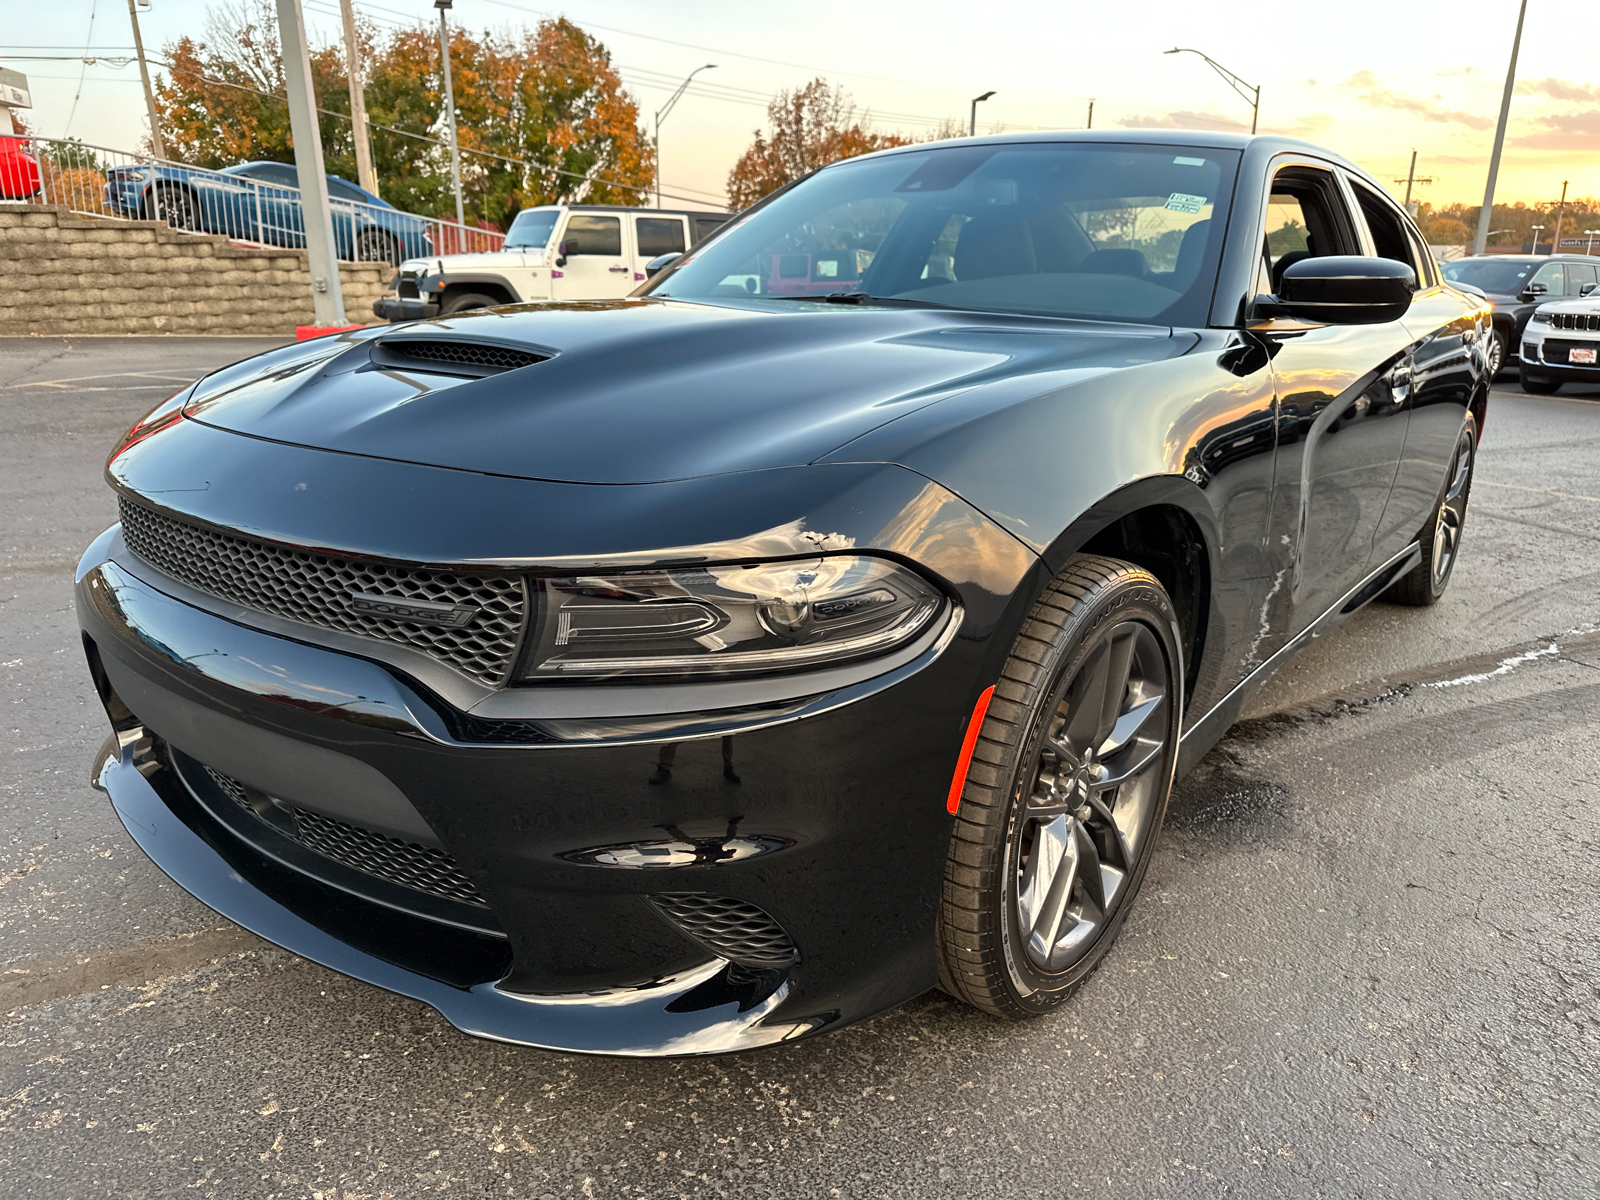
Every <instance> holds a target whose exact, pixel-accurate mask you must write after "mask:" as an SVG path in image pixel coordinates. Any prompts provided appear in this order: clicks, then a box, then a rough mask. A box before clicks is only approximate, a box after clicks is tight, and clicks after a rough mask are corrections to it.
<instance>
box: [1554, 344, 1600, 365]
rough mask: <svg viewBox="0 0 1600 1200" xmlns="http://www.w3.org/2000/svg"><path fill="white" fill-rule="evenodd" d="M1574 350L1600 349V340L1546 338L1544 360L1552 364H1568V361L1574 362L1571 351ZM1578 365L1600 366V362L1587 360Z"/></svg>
mask: <svg viewBox="0 0 1600 1200" xmlns="http://www.w3.org/2000/svg"><path fill="white" fill-rule="evenodd" d="M1574 350H1600V340H1597V341H1593V342H1574V341H1570V340H1563V339H1561V338H1545V340H1544V361H1545V362H1547V363H1549V364H1550V365H1551V366H1566V365H1567V364H1568V363H1570V362H1572V353H1571V352H1572V351H1574ZM1596 357H1597V358H1600V355H1596ZM1576 365H1577V366H1580V367H1595V366H1600V363H1587V362H1586V363H1577V364H1576Z"/></svg>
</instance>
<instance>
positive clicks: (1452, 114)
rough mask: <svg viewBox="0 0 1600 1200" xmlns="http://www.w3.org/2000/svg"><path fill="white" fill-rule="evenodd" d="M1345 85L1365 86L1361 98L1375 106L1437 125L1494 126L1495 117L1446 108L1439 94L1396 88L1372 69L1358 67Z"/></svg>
mask: <svg viewBox="0 0 1600 1200" xmlns="http://www.w3.org/2000/svg"><path fill="white" fill-rule="evenodd" d="M1344 86H1345V87H1349V88H1362V89H1365V90H1363V91H1362V93H1361V97H1360V98H1361V100H1362V102H1363V103H1365V104H1370V105H1371V106H1372V107H1373V108H1392V109H1394V110H1396V111H1397V112H1404V113H1410V114H1411V115H1412V116H1414V117H1420V118H1421V119H1422V120H1424V121H1431V122H1433V123H1435V124H1438V125H1465V126H1466V127H1467V128H1468V129H1493V128H1494V118H1492V117H1486V116H1480V115H1479V114H1477V113H1470V112H1463V111H1462V110H1461V109H1458V108H1446V107H1444V105H1442V104H1440V103H1438V100H1439V98H1438V97H1437V96H1435V97H1432V98H1431V99H1430V98H1423V97H1420V96H1408V95H1406V94H1405V93H1403V92H1397V91H1395V90H1394V89H1393V88H1390V87H1388V86H1387V85H1386V84H1385V83H1384V82H1383V80H1381V79H1379V78H1378V77H1377V76H1376V75H1374V74H1373V73H1372V72H1371V71H1357V72H1356V73H1355V74H1354V75H1352V76H1350V78H1349V79H1347V80H1345V83H1344Z"/></svg>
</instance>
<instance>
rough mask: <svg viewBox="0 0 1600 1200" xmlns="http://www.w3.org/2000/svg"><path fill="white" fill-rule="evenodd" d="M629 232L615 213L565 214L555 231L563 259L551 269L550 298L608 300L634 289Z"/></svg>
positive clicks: (557, 245)
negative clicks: (561, 262) (562, 226)
mask: <svg viewBox="0 0 1600 1200" xmlns="http://www.w3.org/2000/svg"><path fill="white" fill-rule="evenodd" d="M632 232H633V231H632V230H631V229H628V228H626V226H625V225H624V224H623V220H622V217H621V216H620V215H618V214H616V213H592V212H575V213H572V214H571V215H570V216H568V217H567V224H566V228H565V229H562V230H561V231H560V232H558V233H557V234H556V249H557V250H558V251H559V250H561V248H562V247H566V254H565V258H566V262H565V263H564V264H562V265H559V266H557V267H555V268H554V269H553V270H552V271H551V272H550V297H551V299H553V300H611V299H615V298H616V297H619V296H626V295H627V294H628V293H629V292H631V291H633V254H632V250H633V247H632V244H631V243H632ZM558 257H561V256H560V255H558Z"/></svg>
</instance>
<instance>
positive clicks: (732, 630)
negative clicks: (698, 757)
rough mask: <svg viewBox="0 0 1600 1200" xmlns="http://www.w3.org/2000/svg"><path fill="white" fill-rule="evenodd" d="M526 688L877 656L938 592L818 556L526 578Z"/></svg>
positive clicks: (917, 579)
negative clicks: (529, 609)
mask: <svg viewBox="0 0 1600 1200" xmlns="http://www.w3.org/2000/svg"><path fill="white" fill-rule="evenodd" d="M533 586H534V589H535V590H536V591H537V592H538V593H539V627H538V630H537V632H536V639H535V642H534V644H533V646H532V648H531V653H530V654H529V655H528V657H527V659H526V660H525V663H526V666H525V669H524V671H523V674H522V678H523V679H524V681H527V682H539V681H546V680H551V681H553V680H560V679H595V678H616V677H634V676H642V675H674V676H681V675H747V674H756V673H767V672H772V671H792V670H801V669H804V668H807V667H818V666H825V665H832V664H835V663H838V662H842V661H845V660H849V659H856V658H865V657H869V656H871V655H875V654H882V653H884V652H885V651H887V650H890V649H893V648H894V647H895V646H898V645H901V644H903V643H905V642H907V641H909V640H911V639H912V638H914V637H916V635H917V634H918V633H920V632H922V631H923V630H924V629H926V628H927V627H928V625H929V624H930V623H931V622H932V621H933V619H934V618H935V616H936V615H937V614H938V613H939V612H940V611H942V610H943V609H944V607H945V601H944V598H943V596H942V595H941V594H940V593H939V592H938V591H937V590H936V589H935V588H934V586H933V585H932V584H930V583H928V582H927V581H925V580H924V579H923V578H922V577H921V576H919V575H917V574H916V573H915V572H913V571H911V570H909V569H907V568H905V567H901V566H899V565H897V564H895V563H892V562H889V561H888V560H886V559H881V558H868V557H861V556H849V555H839V556H831V555H830V556H828V557H826V558H810V559H802V560H794V561H787V562H769V563H743V564H739V565H736V566H718V567H699V566H696V567H682V568H676V569H671V570H664V571H641V572H638V573H618V574H615V575H574V576H567V577H564V578H556V579H538V580H534V581H533Z"/></svg>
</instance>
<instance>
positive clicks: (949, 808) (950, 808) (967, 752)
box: [944, 687, 994, 816]
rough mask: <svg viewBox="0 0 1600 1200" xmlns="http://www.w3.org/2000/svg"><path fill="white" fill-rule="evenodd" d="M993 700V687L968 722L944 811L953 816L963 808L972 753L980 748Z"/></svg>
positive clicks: (985, 693)
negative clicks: (962, 797) (980, 735)
mask: <svg viewBox="0 0 1600 1200" xmlns="http://www.w3.org/2000/svg"><path fill="white" fill-rule="evenodd" d="M992 699H994V688H993V687H990V688H988V689H987V690H986V691H985V692H984V693H983V695H981V696H979V697H978V703H977V704H975V705H973V708H972V720H970V721H968V722H967V736H966V737H964V738H962V739H961V757H960V758H959V759H957V760H956V774H955V778H954V779H952V780H951V781H950V798H949V799H948V800H946V801H945V803H944V810H945V811H946V812H947V813H949V814H950V815H951V816H954V815H955V814H956V811H957V810H958V809H960V807H961V791H962V789H963V788H965V787H966V786H967V768H968V767H970V766H971V765H972V752H973V751H974V750H976V749H977V748H978V732H979V731H980V730H981V729H982V728H983V717H984V714H985V713H987V712H988V711H989V701H990V700H992Z"/></svg>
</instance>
